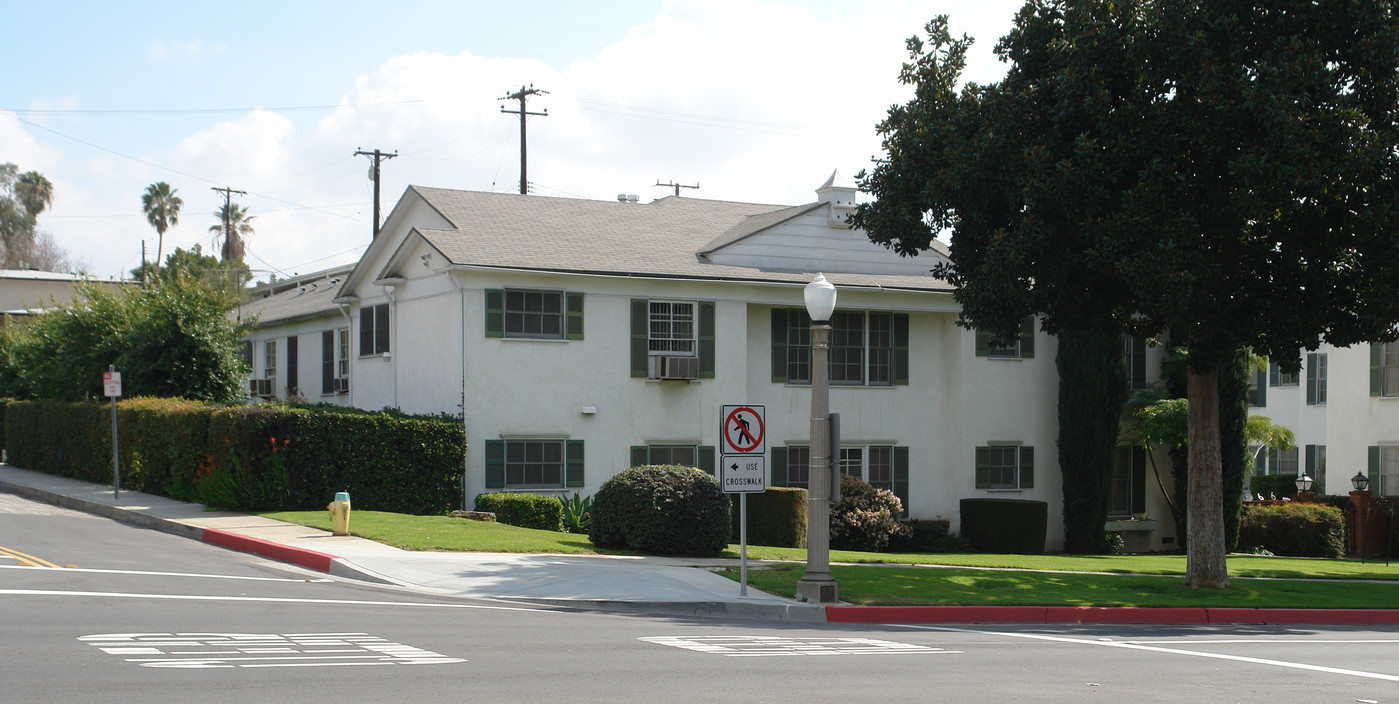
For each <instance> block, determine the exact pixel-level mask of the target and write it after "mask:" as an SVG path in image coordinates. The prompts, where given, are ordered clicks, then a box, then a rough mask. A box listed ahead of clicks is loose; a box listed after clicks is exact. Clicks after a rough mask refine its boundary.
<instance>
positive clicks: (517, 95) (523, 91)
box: [497, 83, 549, 195]
mask: <svg viewBox="0 0 1399 704" xmlns="http://www.w3.org/2000/svg"><path fill="white" fill-rule="evenodd" d="M548 94H549V91H547V90H539V89H537V88H535V87H534V84H533V83H531V84H529V87H528V88H526V87H524V86H520V89H519V90H517V91H515V92H514V93H510V94H509V95H506V96H505V97H504V98H497V100H518V101H520V109H519V110H506V109H505V106H504V105H502V106H500V111H501V112H505V113H510V114H511V115H519V116H520V195H525V194H526V193H529V188H528V186H527V183H528V181H527V180H526V178H525V116H526V115H539V116H541V117H548V116H549V108H544V112H530V111H528V110H526V109H525V99H526V98H528V97H529V96H531V95H548Z"/></svg>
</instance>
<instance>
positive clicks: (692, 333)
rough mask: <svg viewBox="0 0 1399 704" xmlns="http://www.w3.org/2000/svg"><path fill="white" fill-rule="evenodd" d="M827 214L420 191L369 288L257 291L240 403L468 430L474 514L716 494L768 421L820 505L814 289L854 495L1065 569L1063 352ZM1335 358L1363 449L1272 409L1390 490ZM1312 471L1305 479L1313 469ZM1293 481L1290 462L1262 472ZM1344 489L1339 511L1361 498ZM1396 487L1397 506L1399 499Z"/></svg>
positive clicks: (781, 474)
mask: <svg viewBox="0 0 1399 704" xmlns="http://www.w3.org/2000/svg"><path fill="white" fill-rule="evenodd" d="M817 196H818V198H817V200H816V201H815V202H813V203H809V204H806V205H801V206H795V207H790V206H777V205H762V204H752V203H732V202H720V201H710V200H702V199H696V198H679V197H667V198H661V199H659V200H656V201H654V202H651V203H646V204H642V203H637V202H630V201H627V200H626V199H625V198H622V199H619V200H618V201H617V202H611V201H588V200H575V199H562V198H546V197H539V196H522V195H514V194H498V193H478V192H466V191H451V190H443V189H435V188H422V187H410V188H409V189H408V190H407V191H406V192H405V193H404V195H403V197H402V198H401V199H400V200H399V202H398V204H397V205H396V206H395V208H394V210H393V212H392V213H391V214H390V215H389V217H388V219H387V220H386V221H385V223H384V226H383V228H382V229H381V231H380V235H379V237H378V238H376V239H375V240H374V242H373V243H371V245H370V246H369V248H368V249H367V250H366V252H365V253H364V255H363V256H362V258H361V259H360V261H359V262H358V263H357V264H355V265H354V266H353V268H341V269H337V270H331V271H327V272H319V273H317V274H313V275H310V276H306V277H300V278H296V279H293V280H290V281H286V282H277V283H276V284H271V285H268V286H265V287H262V292H263V293H264V294H265V297H263V298H259V299H256V300H254V301H253V302H251V303H249V304H247V305H245V306H243V307H241V308H240V309H239V310H238V312H237V315H239V316H241V317H242V318H244V319H250V318H252V317H253V316H256V317H257V320H258V327H257V329H256V330H255V331H254V333H253V334H252V335H250V337H249V340H248V345H247V347H246V348H245V354H247V355H248V359H249V363H250V366H251V368H252V369H253V370H254V372H253V374H252V377H251V379H250V387H249V388H250V392H251V394H252V395H255V396H263V397H277V398H288V397H296V398H300V399H303V400H306V401H309V402H313V403H314V402H329V403H335V404H342V405H353V406H356V407H360V408H366V409H377V408H383V407H394V408H399V409H402V410H403V411H406V412H430V413H436V412H446V413H461V415H462V416H463V419H464V423H465V428H466V432H467V440H468V443H469V446H470V448H471V449H470V451H469V452H468V454H467V458H466V476H465V481H464V485H465V486H464V488H463V489H464V496H463V502H464V503H466V504H470V503H471V501H472V499H473V498H474V497H475V496H476V494H479V493H481V492H484V491H495V490H519V491H538V492H545V493H551V494H572V493H573V492H578V493H581V494H583V495H585V496H586V495H589V494H592V493H594V492H595V491H596V490H597V488H598V487H599V486H600V485H601V484H602V482H603V481H604V480H606V479H607V478H608V477H610V476H612V475H613V474H615V473H616V472H618V471H620V470H622V469H623V468H626V467H628V466H633V465H635V464H641V463H653V464H665V463H676V464H687V465H695V466H699V467H701V468H705V469H710V470H712V469H713V468H714V467H715V465H716V462H717V459H718V456H719V455H720V454H721V448H720V443H721V441H722V440H721V437H720V418H719V414H720V408H721V407H722V406H724V405H731V404H761V405H763V406H764V407H765V409H766V420H767V423H766V426H767V436H766V442H767V446H768V453H767V456H766V459H767V466H768V474H769V480H768V481H769V485H770V486H784V485H785V486H804V485H805V484H806V481H807V478H808V466H807V462H808V457H809V448H808V447H807V438H808V433H809V428H810V419H809V416H810V392H809V388H808V387H809V384H810V373H811V364H810V353H811V351H810V335H809V321H808V320H807V316H806V313H805V310H804V307H803V302H802V288H803V287H804V286H805V285H806V284H807V283H808V282H810V281H811V280H812V278H814V277H815V275H816V274H817V273H818V272H822V273H824V274H825V275H826V277H827V278H828V279H829V280H830V281H831V282H832V283H834V284H835V285H836V286H837V288H838V289H839V300H838V307H837V311H836V314H835V316H833V321H832V323H833V326H834V334H833V336H832V348H831V359H832V363H831V380H832V389H831V394H830V407H831V410H832V411H834V412H838V413H840V415H841V449H840V462H841V467H842V469H843V471H846V472H848V473H851V474H855V475H857V476H859V477H860V478H862V479H864V480H865V481H868V482H870V483H871V484H873V485H875V486H880V487H884V488H888V489H890V490H891V491H893V492H894V493H895V494H897V495H898V496H899V497H900V498H901V499H902V500H903V501H904V506H905V508H906V510H907V511H908V513H909V515H910V516H912V517H913V518H920V519H944V520H948V521H950V522H951V524H952V526H953V528H954V530H955V529H956V528H957V526H958V525H959V523H960V516H959V502H960V500H961V499H963V498H970V497H1005V498H1019V499H1032V500H1038V501H1045V502H1048V503H1049V505H1050V510H1049V526H1048V535H1049V544H1048V546H1047V547H1048V549H1050V550H1054V549H1058V548H1059V547H1061V546H1062V544H1063V543H1062V541H1063V526H1062V511H1061V510H1060V508H1059V507H1060V506H1061V505H1062V486H1061V477H1060V472H1059V468H1058V460H1057V452H1056V438H1057V434H1058V423H1057V397H1058V375H1057V371H1056V368H1055V364H1054V355H1055V349H1056V343H1055V340H1054V338H1052V337H1050V336H1048V335H1045V334H1044V333H1042V332H1039V331H1038V330H1037V329H1036V327H1035V325H1034V324H1033V321H1030V322H1029V323H1028V324H1027V326H1026V328H1025V330H1024V334H1023V335H1022V337H1021V339H1020V340H1019V341H1017V343H1016V344H1014V345H1011V346H1009V347H1005V348H992V347H991V346H990V345H989V344H988V341H987V339H986V337H985V336H979V335H977V334H976V333H975V332H972V331H968V330H965V329H963V328H960V327H958V326H957V325H956V321H957V314H958V310H959V307H958V305H957V303H956V302H955V301H954V300H953V297H952V291H951V287H950V286H949V285H948V284H947V282H945V281H942V280H940V279H937V278H934V277H933V276H932V275H931V274H930V271H929V270H930V269H931V268H932V267H933V265H934V264H936V263H937V262H939V261H942V260H943V257H945V256H946V250H945V248H943V247H942V246H941V245H937V244H935V245H934V250H933V251H930V252H926V253H924V255H923V256H919V257H914V258H900V257H898V256H897V255H895V254H894V253H892V252H890V251H889V250H887V249H885V248H883V247H880V246H878V245H875V244H872V243H871V242H869V240H868V238H867V237H866V236H865V234H864V233H863V232H861V231H858V230H851V229H849V227H848V226H847V225H845V217H846V215H847V214H848V213H849V212H850V211H851V209H852V208H853V206H854V203H855V186H854V184H853V183H852V182H850V181H849V180H847V179H844V178H843V177H841V176H840V174H839V173H836V174H833V175H832V177H831V179H830V180H828V181H827V182H826V183H825V184H823V185H822V186H821V187H820V189H818V190H817ZM1329 354H1330V360H1331V365H1330V367H1329V372H1328V373H1326V374H1324V375H1323V376H1322V377H1321V379H1322V380H1321V382H1320V383H1321V387H1320V388H1321V389H1323V390H1322V391H1321V392H1320V393H1321V394H1322V397H1323V399H1325V400H1323V401H1322V403H1329V404H1330V405H1329V407H1330V408H1332V409H1338V410H1339V409H1341V408H1344V409H1345V411H1344V412H1345V413H1346V414H1347V417H1351V416H1350V414H1351V413H1357V414H1359V416H1356V417H1364V418H1370V419H1372V421H1371V423H1370V427H1368V428H1366V427H1363V426H1364V424H1363V423H1344V424H1342V423H1336V422H1333V423H1331V424H1330V429H1331V432H1332V434H1333V435H1334V436H1335V437H1332V436H1331V435H1327V433H1326V428H1327V424H1326V422H1325V420H1326V412H1325V410H1323V411H1322V412H1321V414H1320V415H1317V413H1316V409H1315V408H1314V407H1313V405H1308V404H1304V403H1303V402H1302V400H1300V399H1302V394H1303V392H1304V391H1305V390H1306V389H1311V388H1313V387H1312V385H1311V382H1308V381H1306V379H1309V378H1310V377H1307V376H1302V377H1300V378H1299V379H1298V380H1296V389H1295V390H1292V391H1289V388H1290V387H1289V386H1286V385H1290V384H1292V383H1293V380H1292V379H1291V378H1290V377H1286V378H1284V377H1282V376H1280V377H1279V378H1278V380H1277V385H1276V386H1269V387H1267V393H1268V399H1267V405H1266V406H1265V409H1266V410H1268V411H1273V410H1274V409H1275V408H1276V409H1278V412H1276V413H1275V416H1274V419H1275V420H1277V421H1279V422H1282V423H1285V424H1289V425H1292V427H1298V428H1304V429H1305V430H1302V429H1299V431H1298V442H1299V443H1303V442H1304V441H1305V443H1306V444H1307V445H1308V446H1313V445H1314V446H1317V447H1319V448H1322V449H1320V450H1319V453H1320V454H1317V455H1316V459H1315V460H1314V461H1316V462H1319V463H1320V466H1325V463H1326V462H1327V459H1328V450H1329V460H1330V463H1331V465H1332V466H1333V467H1336V466H1345V467H1349V466H1351V464H1352V463H1354V462H1355V461H1357V458H1359V461H1361V462H1362V463H1363V461H1364V460H1365V457H1366V452H1367V451H1368V450H1367V449H1366V448H1368V447H1371V446H1378V447H1380V451H1379V453H1378V459H1377V461H1378V462H1381V464H1382V463H1383V462H1384V461H1386V460H1385V458H1387V457H1388V455H1386V454H1385V452H1387V450H1385V449H1384V448H1386V447H1396V448H1399V442H1394V441H1396V440H1399V436H1396V433H1395V431H1394V430H1392V429H1396V428H1399V423H1396V422H1395V420H1396V418H1395V416H1396V414H1399V401H1395V402H1394V403H1387V401H1388V400H1389V398H1387V397H1386V395H1384V394H1382V396H1381V397H1378V398H1372V397H1370V396H1367V395H1365V393H1364V391H1365V389H1366V388H1367V387H1366V384H1365V383H1364V381H1365V380H1363V379H1358V378H1357V379H1351V378H1349V377H1348V376H1346V373H1343V372H1341V371H1340V369H1339V368H1340V367H1341V366H1345V368H1346V369H1353V368H1355V367H1354V360H1350V359H1349V358H1346V359H1345V363H1344V365H1342V364H1338V363H1337V358H1338V357H1341V356H1343V355H1360V356H1363V355H1364V354H1365V352H1364V351H1363V350H1360V349H1359V348H1357V349H1355V350H1330V351H1329ZM1124 355H1125V356H1126V357H1127V362H1128V368H1129V370H1131V373H1132V375H1133V378H1132V383H1133V386H1134V387H1135V388H1142V387H1145V386H1146V385H1148V384H1150V383H1152V382H1154V381H1156V379H1157V377H1158V376H1159V371H1158V370H1159V369H1160V366H1161V365H1160V362H1161V358H1162V356H1163V355H1164V350H1162V349H1161V348H1154V347H1152V348H1149V347H1147V346H1146V345H1145V344H1143V343H1141V342H1140V341H1135V340H1128V341H1127V342H1126V343H1125V344H1124ZM1383 359H1388V357H1383ZM1361 361H1362V362H1363V360H1361ZM1320 364H1321V363H1320V362H1313V361H1308V365H1309V366H1308V367H1307V368H1308V369H1311V368H1316V369H1318V370H1319V369H1320V366H1319V365H1320ZM1364 367H1365V365H1364V364H1363V363H1362V364H1361V368H1364ZM1388 369H1394V370H1395V371H1394V374H1392V375H1390V376H1394V377H1395V379H1394V380H1393V381H1394V382H1395V383H1394V384H1393V385H1392V388H1393V391H1391V392H1387V396H1393V397H1394V398H1399V359H1396V360H1394V362H1393V363H1392V364H1390V365H1389V366H1383V365H1382V369H1381V372H1380V378H1381V380H1382V381H1383V380H1386V379H1389V376H1386V374H1388V373H1389V372H1388V371H1385V370H1388ZM1305 373H1306V372H1304V374H1305ZM1355 373H1356V372H1352V374H1355ZM1285 384H1286V385H1285ZM1328 384H1329V388H1327V385H1328ZM1383 388H1385V389H1389V388H1391V387H1383ZM1357 390H1358V392H1359V395H1358V396H1357ZM1289 394H1292V396H1293V397H1295V398H1292V397H1290V396H1289ZM1352 396H1356V398H1351V397H1352ZM1341 397H1344V398H1345V401H1344V402H1342V401H1341V400H1340V399H1341ZM1285 403H1286V404H1289V406H1288V410H1287V413H1291V414H1292V415H1286V414H1285V413H1283V412H1282V406H1283V404H1285ZM1342 403H1344V404H1345V405H1344V406H1342ZM1390 406H1393V407H1392V408H1390ZM1380 411H1384V412H1389V415H1388V416H1384V415H1382V414H1381V413H1379V412H1380ZM1294 424H1295V425H1294ZM1343 426H1344V427H1343ZM1318 428H1320V429H1321V430H1320V431H1318V430H1317V429H1318ZM1386 428H1388V429H1391V430H1389V431H1388V432H1390V437H1389V438H1388V440H1382V438H1380V436H1382V435H1383V434H1384V432H1386V431H1385V429H1386ZM1318 432H1319V433H1320V434H1316V433H1318ZM1342 434H1350V435H1348V436H1347V437H1345V438H1342V437H1341V435H1342ZM1351 435H1353V437H1352V436H1351ZM1342 445H1344V446H1345V447H1344V449H1342V447H1341V446H1342ZM1396 452H1399V450H1396ZM1301 453H1303V454H1301V455H1299V459H1298V460H1297V462H1296V465H1297V466H1298V467H1303V466H1305V465H1304V464H1303V463H1304V462H1306V461H1308V460H1307V459H1306V458H1308V457H1312V455H1311V450H1307V449H1305V448H1304V449H1303V450H1302V451H1301ZM1265 454H1266V453H1265ZM1372 454H1373V453H1372ZM1118 458H1119V459H1118V466H1117V469H1116V472H1115V474H1114V478H1113V484H1112V502H1111V507H1112V510H1111V516H1112V517H1113V518H1114V519H1128V518H1142V517H1151V518H1154V519H1157V520H1155V521H1137V522H1131V523H1127V522H1123V523H1115V524H1114V525H1117V526H1125V528H1120V529H1125V530H1128V531H1129V536H1128V537H1129V545H1130V546H1131V547H1133V548H1134V549H1141V550H1153V549H1171V548H1173V547H1175V545H1174V544H1173V543H1174V536H1173V534H1174V524H1173V522H1172V521H1171V520H1170V512H1169V508H1168V506H1167V504H1166V501H1165V499H1164V497H1163V495H1162V492H1161V489H1160V487H1161V485H1162V484H1164V485H1165V486H1166V487H1167V488H1168V489H1169V487H1170V486H1171V478H1170V475H1169V463H1168V462H1166V463H1164V464H1163V463H1162V462H1161V461H1159V460H1158V465H1160V466H1161V474H1162V476H1161V477H1160V480H1159V481H1158V479H1157V477H1154V476H1152V473H1153V469H1152V468H1151V467H1150V466H1149V462H1148V459H1147V457H1146V453H1145V452H1143V451H1141V450H1140V448H1135V447H1133V446H1132V445H1131V444H1130V441H1127V440H1124V444H1123V445H1122V446H1121V447H1120V449H1119V452H1118ZM1342 458H1344V459H1342ZM1338 460H1340V461H1342V462H1345V463H1346V464H1344V465H1339V464H1338V462H1337V461H1338ZM1396 461H1399V457H1396ZM1292 466H1293V464H1292V463H1291V458H1290V456H1289V457H1286V458H1284V457H1281V456H1280V457H1279V459H1278V460H1277V463H1276V464H1270V465H1269V467H1276V468H1278V469H1279V470H1284V469H1287V468H1290V467H1292ZM1362 466H1363V464H1362ZM1384 466H1388V465H1384ZM1346 471H1351V470H1348V469H1347V470H1342V471H1341V474H1344V473H1345V472H1346ZM1330 474H1331V475H1334V476H1327V480H1328V481H1329V482H1330V486H1329V489H1330V490H1331V491H1333V492H1339V491H1341V490H1342V489H1343V488H1344V486H1343V485H1346V479H1345V477H1343V476H1341V475H1340V474H1337V472H1336V471H1335V470H1334V469H1333V470H1332V472H1331V473H1330ZM1381 474H1383V472H1381ZM1314 476H1315V475H1314ZM1387 476H1390V477H1391V478H1390V479H1388V480H1387V481H1388V483H1387V484H1385V486H1392V487H1394V489H1393V492H1392V493H1399V473H1391V475H1387ZM1338 482H1339V484H1338ZM1376 486H1379V484H1376ZM1133 529H1136V530H1133Z"/></svg>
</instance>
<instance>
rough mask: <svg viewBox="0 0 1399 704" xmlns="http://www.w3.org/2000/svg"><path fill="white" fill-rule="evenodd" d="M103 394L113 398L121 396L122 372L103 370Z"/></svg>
mask: <svg viewBox="0 0 1399 704" xmlns="http://www.w3.org/2000/svg"><path fill="white" fill-rule="evenodd" d="M102 395H103V396H108V397H111V398H117V397H119V396H121V372H102Z"/></svg>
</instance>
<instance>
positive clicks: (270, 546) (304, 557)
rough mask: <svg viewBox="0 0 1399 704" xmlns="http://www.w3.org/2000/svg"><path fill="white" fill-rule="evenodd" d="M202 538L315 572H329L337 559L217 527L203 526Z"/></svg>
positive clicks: (205, 540) (231, 548) (321, 553)
mask: <svg viewBox="0 0 1399 704" xmlns="http://www.w3.org/2000/svg"><path fill="white" fill-rule="evenodd" d="M203 539H204V542H206V543H209V544H210V545H217V546H219V547H221V548H228V549H229V550H237V551H238V552H247V553H252V554H254V555H261V556H262V557H267V558H271V559H273V560H277V561H278V562H289V563H291V564H293V565H300V566H302V567H305V568H307V569H311V570H316V571H317V572H327V573H328V572H330V563H331V561H333V560H338V559H339V558H338V557H336V556H335V555H327V554H325V553H323V552H316V551H315V550H307V549H306V548H294V547H291V546H290V545H282V544H281V543H274V542H272V541H270V540H263V539H261V538H250V537H248V536H246V535H239V534H237V533H230V532H228V531H226V530H219V529H217V528H205V529H204V536H203Z"/></svg>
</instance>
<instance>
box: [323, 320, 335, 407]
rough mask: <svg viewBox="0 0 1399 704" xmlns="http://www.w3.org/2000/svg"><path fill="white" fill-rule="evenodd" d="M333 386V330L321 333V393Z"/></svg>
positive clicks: (325, 392)
mask: <svg viewBox="0 0 1399 704" xmlns="http://www.w3.org/2000/svg"><path fill="white" fill-rule="evenodd" d="M334 386H335V331H334V330H326V331H323V332H322V333H321V393H323V394H328V393H330V392H331V391H334V390H335V389H334Z"/></svg>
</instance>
